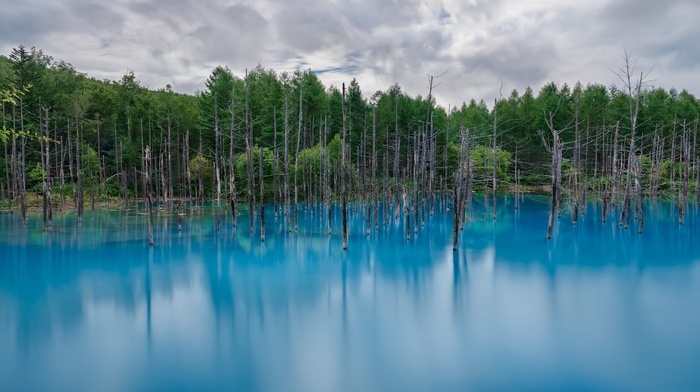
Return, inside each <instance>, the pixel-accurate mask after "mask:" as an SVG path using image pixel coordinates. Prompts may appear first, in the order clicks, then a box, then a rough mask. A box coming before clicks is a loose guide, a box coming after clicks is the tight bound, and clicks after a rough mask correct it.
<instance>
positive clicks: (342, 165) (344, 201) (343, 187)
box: [340, 83, 348, 250]
mask: <svg viewBox="0 0 700 392" xmlns="http://www.w3.org/2000/svg"><path fill="white" fill-rule="evenodd" d="M342 112H343V140H342V146H341V149H342V153H341V161H340V189H341V191H340V195H341V196H340V197H341V203H342V206H341V208H342V212H341V213H342V219H343V250H347V249H348V196H347V189H346V179H345V177H346V175H347V173H346V170H347V169H346V167H345V164H346V163H345V155H346V151H345V150H346V144H345V143H346V141H345V138H346V132H347V130H346V117H345V83H343V96H342Z"/></svg>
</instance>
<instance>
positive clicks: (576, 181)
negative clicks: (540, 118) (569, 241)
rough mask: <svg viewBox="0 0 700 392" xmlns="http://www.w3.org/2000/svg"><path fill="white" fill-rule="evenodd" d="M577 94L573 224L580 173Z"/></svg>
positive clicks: (576, 220)
mask: <svg viewBox="0 0 700 392" xmlns="http://www.w3.org/2000/svg"><path fill="white" fill-rule="evenodd" d="M578 98H579V96H578V94H576V119H575V120H574V121H576V123H575V124H574V127H575V128H574V129H575V131H574V132H575V141H574V214H573V215H574V216H573V225H574V226H576V224H577V223H578V205H579V196H580V192H581V191H580V189H579V182H580V173H581V133H580V132H579V121H578V114H579V104H578Z"/></svg>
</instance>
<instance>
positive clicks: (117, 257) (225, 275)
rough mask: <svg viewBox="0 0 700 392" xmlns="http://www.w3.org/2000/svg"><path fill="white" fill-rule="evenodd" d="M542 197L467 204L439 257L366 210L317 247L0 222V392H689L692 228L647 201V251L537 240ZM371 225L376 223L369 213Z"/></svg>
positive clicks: (321, 229) (163, 228)
mask: <svg viewBox="0 0 700 392" xmlns="http://www.w3.org/2000/svg"><path fill="white" fill-rule="evenodd" d="M547 202H548V200H547V199H546V198H540V197H527V198H525V200H524V202H523V203H522V204H521V206H520V208H519V209H518V210H515V209H514V208H513V199H512V197H502V198H500V199H499V200H498V203H497V206H498V218H497V219H496V220H495V221H494V220H492V219H491V217H490V213H489V212H488V211H489V207H488V206H486V205H484V201H483V198H481V199H479V198H477V199H475V202H474V207H473V212H471V213H470V219H469V221H468V222H467V223H466V224H465V227H464V230H463V231H462V232H461V233H460V238H459V246H458V250H457V251H455V252H453V251H452V243H451V235H452V216H451V215H450V213H449V212H447V213H442V212H436V213H435V215H433V216H429V214H428V215H427V216H426V218H425V226H424V227H421V228H420V229H419V232H418V234H414V235H413V236H412V239H411V241H406V237H405V230H404V226H403V224H404V223H403V221H402V219H401V220H394V219H391V222H390V223H389V224H388V225H384V223H383V222H382V223H380V224H379V228H378V230H377V231H375V230H374V229H373V230H372V233H371V235H370V236H369V237H368V236H366V235H365V233H364V231H365V228H364V220H363V217H362V213H363V212H362V209H359V208H356V209H354V210H353V211H352V212H351V214H350V218H349V222H350V236H349V249H348V250H347V251H343V250H342V241H341V237H340V235H339V233H340V220H339V217H340V214H339V213H338V211H337V210H336V211H334V214H333V215H334V222H333V226H334V227H333V234H332V235H330V236H329V235H328V234H327V233H326V229H325V222H322V221H321V215H322V214H320V211H319V210H316V209H314V208H310V209H309V210H307V211H302V212H301V213H300V222H299V232H298V233H289V232H288V231H287V230H286V226H285V225H284V224H283V219H282V218H277V219H275V216H274V214H273V212H272V209H271V208H268V209H267V214H266V221H267V230H266V241H265V242H264V243H261V241H260V235H259V227H257V226H256V227H255V230H254V233H253V234H252V235H251V234H250V233H249V228H248V226H247V222H248V215H247V211H245V210H244V211H241V215H240V216H239V217H238V219H237V223H238V227H236V228H233V227H232V225H231V222H230V219H229V218H228V217H226V218H225V219H224V220H223V221H222V224H221V230H220V231H219V232H218V233H217V231H216V227H215V224H214V220H213V219H212V211H213V209H212V208H211V206H208V207H206V208H204V209H200V210H193V213H192V214H189V215H188V216H186V217H184V220H183V228H182V231H181V232H180V231H178V225H177V222H176V220H175V219H174V218H173V217H165V216H157V218H156V223H155V227H156V230H155V246H154V247H153V248H150V247H149V246H148V243H147V239H146V226H145V219H144V215H143V214H142V213H137V212H136V211H134V210H132V211H131V212H130V213H129V214H124V213H123V212H122V211H99V212H95V213H89V212H88V213H86V217H85V220H84V222H83V223H82V226H80V227H79V226H78V225H77V223H76V222H75V220H74V218H73V217H72V215H70V214H68V215H65V216H57V217H56V219H55V222H54V227H53V230H52V231H51V232H47V233H45V232H42V225H41V219H40V217H33V218H31V219H30V220H29V223H28V225H27V226H24V225H22V223H21V220H20V219H19V217H18V215H16V214H15V215H10V214H2V215H0V386H1V387H0V389H2V390H3V391H25V390H26V391H44V390H46V391H48V390H51V391H151V390H153V391H161V390H163V391H173V390H177V391H185V390H198V391H202V390H242V391H243V390H245V391H282V390H283V391H389V390H397V391H398V390H401V391H463V390H485V391H492V390H499V391H500V390H576V391H588V390H596V391H660V390H673V391H684V390H687V391H697V390H700V375H698V372H697V366H698V363H700V312H699V311H698V309H700V248H699V247H698V244H699V243H700V242H699V240H700V234H699V233H700V231H699V229H700V226H699V225H698V215H699V214H698V207H697V206H696V205H692V204H691V205H690V206H689V209H688V214H687V216H686V218H685V224H684V225H679V224H678V221H677V218H676V215H675V214H676V210H675V208H674V206H673V205H671V204H670V203H655V204H652V203H648V204H647V205H646V212H647V217H646V224H645V230H644V233H643V234H637V230H636V224H635V225H633V227H634V229H633V228H630V229H629V230H624V229H622V228H619V227H618V225H617V224H616V223H615V220H616V217H617V215H616V214H615V213H613V214H611V216H610V218H609V220H608V222H607V223H602V222H601V216H600V215H601V206H600V205H599V204H595V203H592V204H589V205H588V207H587V210H586V214H585V215H583V216H582V217H581V219H580V220H579V224H578V225H577V226H573V225H572V224H571V218H570V215H568V214H567V213H566V212H565V213H564V215H563V216H562V218H561V219H560V220H558V221H557V223H556V225H555V232H554V237H553V239H552V240H550V241H547V240H546V239H545V237H546V225H547V211H548V204H547ZM383 215H384V214H383V211H380V216H383Z"/></svg>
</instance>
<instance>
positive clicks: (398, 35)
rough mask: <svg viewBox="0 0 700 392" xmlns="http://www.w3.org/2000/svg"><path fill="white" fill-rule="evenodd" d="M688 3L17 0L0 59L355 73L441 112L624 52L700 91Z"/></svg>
mask: <svg viewBox="0 0 700 392" xmlns="http://www.w3.org/2000/svg"><path fill="white" fill-rule="evenodd" d="M698 14H700V4H698V3H697V2H696V1H691V0H676V1H671V2H658V1H656V0H640V1H637V0H618V1H615V0H592V1H587V2H582V1H579V0H562V1H557V0H541V1H528V2H522V1H518V0H494V1H480V0H471V1H460V0H442V1H440V0H434V1H433V0H386V1H380V2H374V1H370V0H349V1H340V0H334V1H325V0H300V1H282V0H263V1H225V0H214V1H207V2H199V1H194V0H173V1H164V0H138V1H137V0H114V1H112V2H109V3H104V4H102V3H94V2H87V1H84V0H65V1H61V2H57V1H53V2H51V1H49V2H47V1H39V0H26V1H24V2H16V3H14V4H12V5H6V6H5V7H4V9H3V13H2V14H1V15H0V51H2V52H3V53H9V52H10V50H11V48H12V47H15V46H17V45H19V44H24V45H26V46H36V47H38V48H40V49H43V50H44V52H45V53H47V54H50V55H52V56H54V58H56V59H62V60H65V61H67V62H70V63H72V64H73V65H74V66H75V67H76V68H77V69H78V70H79V71H82V72H87V73H88V74H90V75H91V76H95V77H97V78H109V79H119V78H120V77H121V75H123V74H124V73H125V72H127V71H128V70H133V71H134V72H135V74H136V76H137V78H138V79H139V80H141V82H142V83H143V84H144V85H147V86H149V87H151V88H161V87H163V86H165V85H166V84H171V85H172V86H173V87H174V88H175V89H176V90H178V91H181V92H187V93H191V92H193V91H194V90H195V89H198V88H199V89H201V88H203V85H204V81H205V80H206V78H207V76H208V75H209V73H210V72H211V70H212V69H213V68H214V67H215V66H217V65H227V66H229V67H230V68H231V69H233V70H234V72H237V73H242V72H243V69H244V68H252V67H254V66H256V65H257V64H258V63H261V64H262V65H263V66H265V67H272V68H275V69H277V70H279V71H284V70H291V69H295V68H297V67H301V68H311V69H313V70H318V71H321V74H320V76H321V79H322V80H323V81H324V82H325V83H326V84H336V85H339V84H340V83H342V82H348V81H349V80H350V79H352V78H353V77H357V79H358V81H359V82H360V85H361V87H362V88H363V91H364V92H365V93H366V94H367V95H370V94H371V93H372V92H374V91H375V90H377V89H381V90H384V89H386V88H388V87H389V86H390V85H391V84H393V83H395V82H398V83H399V84H400V85H401V86H402V88H403V89H404V90H406V91H407V92H409V93H410V94H412V95H416V94H422V95H425V94H426V93H427V82H426V80H427V75H429V74H433V75H437V74H441V73H443V72H445V71H448V70H449V72H448V73H447V74H446V75H445V76H443V77H442V78H441V80H440V81H441V82H442V84H441V85H440V86H439V87H438V88H437V89H436V90H435V94H436V97H437V99H438V101H439V103H440V104H443V105H445V106H446V105H447V104H448V103H452V104H459V103H461V102H462V101H465V100H469V99H471V98H474V99H477V100H478V99H482V98H483V99H484V100H486V101H487V102H490V101H491V100H492V99H493V98H496V97H497V96H498V94H499V89H500V86H501V82H502V83H503V94H504V95H507V94H508V93H509V92H510V90H512V89H518V90H520V91H522V90H523V89H524V88H525V87H526V86H528V85H530V86H532V87H533V88H534V89H535V90H537V89H539V87H541V86H542V85H543V84H545V83H547V82H549V81H555V82H557V83H569V84H572V83H575V82H576V81H581V82H582V83H584V84H585V83H588V82H601V83H604V84H610V83H614V82H615V77H614V75H612V73H611V72H610V71H609V70H608V67H611V68H615V67H617V65H618V64H619V63H620V58H619V55H620V54H621V52H622V48H623V46H625V47H626V48H627V49H628V50H629V51H631V52H632V53H633V54H634V55H636V56H637V57H640V63H639V64H640V67H642V68H644V69H649V68H651V67H652V66H654V73H653V75H652V76H653V78H654V79H655V80H656V82H655V84H657V85H658V86H662V87H667V88H669V87H671V86H675V87H677V88H687V89H688V90H690V91H691V92H693V93H696V94H697V93H698V92H700V81H698V80H697V78H695V77H694V73H695V70H696V69H698V66H699V65H700V48H698V45H697V43H696V37H697V36H698V35H699V33H700V25H698V24H697V23H695V20H694V19H695V16H696V15H698Z"/></svg>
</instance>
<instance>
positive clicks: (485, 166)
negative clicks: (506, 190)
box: [471, 145, 512, 182]
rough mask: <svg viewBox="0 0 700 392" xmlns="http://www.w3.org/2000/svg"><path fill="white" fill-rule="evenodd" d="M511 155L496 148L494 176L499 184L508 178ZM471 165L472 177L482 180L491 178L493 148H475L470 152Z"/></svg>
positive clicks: (480, 146)
mask: <svg viewBox="0 0 700 392" xmlns="http://www.w3.org/2000/svg"><path fill="white" fill-rule="evenodd" d="M511 158H512V154H511V153H510V152H508V151H505V150H503V149H502V148H498V147H497V148H496V176H497V177H498V179H500V180H501V182H502V181H503V180H504V179H507V178H508V177H509V173H508V168H509V167H510V162H511ZM471 164H472V168H473V171H474V175H475V176H477V177H483V178H492V177H493V148H492V147H486V146H482V145H477V146H475V147H474V148H473V149H472V151H471Z"/></svg>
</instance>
